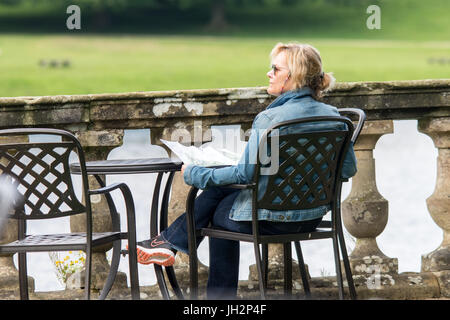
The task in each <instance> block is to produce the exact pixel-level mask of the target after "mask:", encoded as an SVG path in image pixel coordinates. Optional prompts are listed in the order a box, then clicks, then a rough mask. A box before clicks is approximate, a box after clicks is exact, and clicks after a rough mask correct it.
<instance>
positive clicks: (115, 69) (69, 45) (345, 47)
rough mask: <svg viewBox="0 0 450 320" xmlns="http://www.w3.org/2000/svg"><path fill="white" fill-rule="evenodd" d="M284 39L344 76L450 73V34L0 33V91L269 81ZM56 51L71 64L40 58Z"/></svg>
mask: <svg viewBox="0 0 450 320" xmlns="http://www.w3.org/2000/svg"><path fill="white" fill-rule="evenodd" d="M278 41H282V42H285V41H299V42H305V43H309V44H312V45H313V46H315V47H316V48H318V49H319V50H320V52H321V54H322V58H323V61H324V65H325V70H326V71H332V72H334V74H335V77H336V79H337V80H338V81H388V80H414V79H442V78H448V77H449V75H450V55H449V52H450V41H434V42H425V41H393V40H351V39H345V40H344V39H342V40H339V39H332V40H331V39H330V40H327V39H318V38H315V39H314V38H262V37H258V38H247V37H245V38H242V37H241V38H240V37H206V36H204V37H202V36H185V37H181V36H105V35H99V36H94V35H90V36H88V35H81V36H78V35H73V34H72V35H0V70H1V72H0V96H3V97H11V96H36V95H57V94H88V93H114V92H129V91H154V90H178V89H199V88H202V89H203V88H231V87H251V86H265V85H267V77H266V72H267V71H268V67H269V56H268V55H269V52H270V50H271V48H272V47H273V46H274V45H275V43H276V42H278ZM52 59H53V60H57V61H61V60H66V59H67V60H69V61H70V63H71V65H70V67H68V68H62V67H58V68H51V67H48V66H47V67H42V66H40V61H41V60H45V61H47V60H52ZM439 59H440V60H441V62H440V63H438V60H439Z"/></svg>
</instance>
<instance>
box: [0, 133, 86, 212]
mask: <svg viewBox="0 0 450 320" xmlns="http://www.w3.org/2000/svg"><path fill="white" fill-rule="evenodd" d="M34 134H45V135H53V136H57V137H61V138H62V142H11V143H3V144H0V175H1V176H2V177H5V176H6V177H8V180H9V181H10V183H11V184H12V185H13V186H14V188H15V189H16V190H17V196H18V197H17V200H16V201H15V202H16V203H15V206H14V207H15V209H14V212H11V213H10V216H9V217H10V218H14V219H24V220H27V219H48V218H56V217H62V216H68V215H73V214H79V213H84V212H86V206H85V205H83V204H82V203H81V202H80V201H79V200H78V199H77V197H76V195H75V192H74V188H73V183H72V178H71V175H70V170H69V156H70V154H71V152H72V151H75V152H76V153H77V154H78V158H79V161H80V165H81V167H82V185H83V196H84V199H85V202H86V203H87V204H89V205H90V202H89V198H88V197H87V188H88V185H87V175H86V169H85V160H84V154H83V150H82V148H81V144H80V143H79V141H78V140H77V139H76V137H75V136H74V135H73V134H71V133H70V132H67V131H63V130H58V129H40V128H20V129H6V130H0V137H2V136H24V135H26V136H28V135H34ZM2 180H3V181H6V179H2ZM89 211H90V210H89Z"/></svg>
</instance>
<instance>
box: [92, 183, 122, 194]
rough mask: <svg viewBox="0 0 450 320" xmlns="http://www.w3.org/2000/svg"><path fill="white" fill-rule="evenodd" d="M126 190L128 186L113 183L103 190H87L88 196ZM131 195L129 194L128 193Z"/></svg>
mask: <svg viewBox="0 0 450 320" xmlns="http://www.w3.org/2000/svg"><path fill="white" fill-rule="evenodd" d="M124 187H125V188H127V189H128V186H127V185H126V184H125V183H123V182H122V183H113V184H111V185H109V186H106V187H103V188H98V189H94V190H88V193H89V194H103V193H107V192H111V191H114V190H116V189H121V190H122V188H124ZM130 193H131V192H130Z"/></svg>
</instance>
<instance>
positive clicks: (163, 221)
mask: <svg viewBox="0 0 450 320" xmlns="http://www.w3.org/2000/svg"><path fill="white" fill-rule="evenodd" d="M163 174H164V172H160V173H158V176H157V178H156V183H155V189H154V191H153V200H152V209H151V215H150V236H151V237H152V238H153V237H155V236H157V235H158V234H159V233H161V232H162V231H163V230H164V229H166V228H167V216H168V208H169V195H170V190H171V186H172V181H173V176H174V174H175V172H174V171H172V172H170V173H169V177H168V179H167V181H166V185H165V188H164V193H163V199H162V203H161V210H158V208H159V194H160V189H161V181H162V177H163ZM158 212H159V228H158ZM154 268H155V274H156V279H157V281H158V285H159V289H160V290H161V294H162V296H163V298H164V299H165V300H169V299H170V297H169V291H168V289H167V284H166V282H165V280H164V274H163V271H162V267H161V266H159V265H154ZM164 269H165V271H166V275H167V278H168V279H169V282H170V285H171V286H172V289H173V291H174V293H175V295H176V296H177V298H178V299H184V297H183V293H182V292H181V289H180V287H179V285H178V282H177V279H176V276H175V271H174V269H173V267H172V266H170V267H165V268H164Z"/></svg>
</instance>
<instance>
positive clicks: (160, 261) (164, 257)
mask: <svg viewBox="0 0 450 320" xmlns="http://www.w3.org/2000/svg"><path fill="white" fill-rule="evenodd" d="M136 251H137V262H138V263H140V264H145V265H147V264H152V263H154V264H157V265H160V266H164V267H170V266H172V265H173V264H174V263H175V257H174V254H173V252H172V251H171V250H169V249H158V250H156V249H148V248H144V247H141V246H136ZM152 251H154V252H152Z"/></svg>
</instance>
